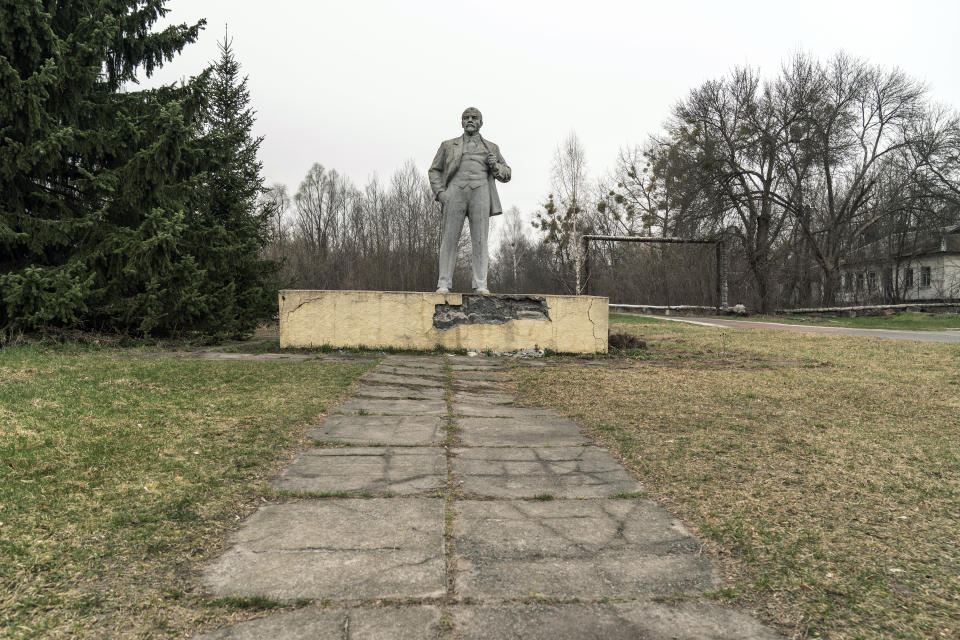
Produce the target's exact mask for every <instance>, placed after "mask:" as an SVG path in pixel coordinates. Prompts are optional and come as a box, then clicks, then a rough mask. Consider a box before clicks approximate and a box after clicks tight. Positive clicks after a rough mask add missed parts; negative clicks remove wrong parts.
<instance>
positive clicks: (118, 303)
mask: <svg viewBox="0 0 960 640" xmlns="http://www.w3.org/2000/svg"><path fill="white" fill-rule="evenodd" d="M163 5H164V0H127V1H123V0H57V1H54V0H45V1H41V0H31V1H29V2H24V1H23V0H0V194H2V198H0V332H3V331H7V332H9V331H13V330H34V329H38V328H43V327H49V326H71V327H80V328H88V329H97V330H106V331H124V332H135V333H141V334H147V333H152V334H164V333H173V332H178V331H182V330H186V329H191V328H194V327H196V326H197V325H203V324H205V323H206V321H208V319H209V317H210V314H211V312H212V309H213V308H214V306H215V301H214V300H211V299H210V297H209V295H208V291H209V287H207V286H205V282H206V274H205V271H204V266H203V264H202V261H201V260H199V259H198V257H197V256H196V255H195V251H194V249H195V247H196V245H197V244H198V243H197V241H196V239H195V237H193V236H192V231H193V229H194V228H195V226H196V218H197V212H196V207H195V203H196V194H197V193H198V191H199V190H200V189H201V188H202V186H203V175H204V174H203V169H204V168H205V163H206V160H207V158H208V153H207V151H208V150H207V149H206V148H205V145H204V144H203V140H202V139H200V137H199V136H198V130H199V127H200V114H201V105H202V95H201V93H200V91H199V89H200V87H201V86H202V85H203V82H202V81H191V82H190V83H186V84H185V85H183V86H180V87H163V88H160V89H156V90H145V91H132V90H128V89H129V88H132V87H133V85H135V83H136V72H137V70H138V69H142V70H143V71H144V72H145V73H146V74H147V75H148V76H149V75H150V74H151V73H152V72H153V71H154V69H156V68H157V67H159V66H160V65H161V64H162V63H163V62H164V61H169V60H171V59H172V58H173V56H175V55H176V54H177V53H179V52H180V51H181V50H182V49H183V47H184V46H186V45H187V44H189V43H191V42H193V41H195V40H196V38H197V35H198V32H199V29H200V28H201V26H202V23H199V24H196V25H192V26H188V25H176V26H171V27H167V28H166V29H164V30H162V31H159V32H155V33H154V32H151V27H152V26H153V24H154V23H155V22H156V21H157V20H158V19H159V18H161V17H162V16H163V15H165V13H166V9H165V8H164V6H163Z"/></svg>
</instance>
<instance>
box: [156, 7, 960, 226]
mask: <svg viewBox="0 0 960 640" xmlns="http://www.w3.org/2000/svg"><path fill="white" fill-rule="evenodd" d="M167 7H168V8H169V9H170V10H171V12H170V14H169V16H168V19H167V21H168V22H176V23H180V22H191V23H192V22H194V21H196V20H198V19H200V18H205V19H206V20H207V27H206V29H205V30H204V32H203V33H202V35H201V36H200V40H199V41H198V42H197V43H196V44H194V45H191V46H190V47H188V48H187V49H186V50H185V51H184V53H183V54H182V55H181V56H179V57H178V58H176V59H175V60H174V61H173V62H172V63H168V64H167V65H166V66H165V67H164V68H163V69H162V70H160V71H159V72H158V73H157V74H156V75H155V77H154V80H153V81H151V82H150V84H153V83H154V82H157V81H160V82H174V81H176V80H179V79H180V78H182V77H189V76H191V75H195V74H196V73H198V72H199V71H200V70H201V69H202V68H203V67H204V66H205V65H206V64H207V63H209V62H212V61H214V60H215V59H216V58H217V55H218V54H217V40H219V39H222V38H223V32H224V25H225V24H229V29H230V36H231V37H232V38H233V47H234V51H235V54H236V57H237V59H238V60H239V62H240V63H241V64H242V65H243V72H244V73H245V74H247V75H248V76H249V88H250V94H251V100H252V106H253V108H254V109H255V110H256V112H257V116H256V117H257V124H256V133H257V134H258V135H262V136H264V138H265V139H264V142H263V146H262V147H261V154H260V155H261V160H262V161H263V167H264V174H265V177H266V180H267V183H268V184H272V183H276V182H280V183H284V184H286V185H287V186H288V187H289V189H290V192H291V195H292V194H293V192H295V191H296V189H297V186H298V185H299V183H300V181H301V180H302V179H303V177H304V175H305V174H306V172H307V170H308V169H309V168H310V166H311V165H312V164H313V163H314V162H319V163H321V164H322V165H324V166H325V167H328V168H334V169H336V170H337V171H339V172H341V173H345V174H347V175H348V176H350V178H351V179H352V180H353V181H354V182H355V183H357V185H358V186H362V185H363V184H364V183H366V182H367V180H368V179H369V178H370V177H371V176H372V175H374V174H377V175H378V176H379V177H380V178H381V179H382V180H384V181H386V180H389V178H390V175H391V174H392V173H393V171H394V170H395V169H396V168H397V167H399V166H400V165H401V164H403V163H404V162H405V161H406V160H408V159H412V160H413V161H414V162H415V163H416V164H417V166H418V167H420V169H421V170H422V171H423V172H426V170H427V168H428V167H429V165H430V162H431V160H432V159H433V155H434V153H435V152H436V150H437V147H438V146H439V144H440V142H441V141H442V140H444V139H447V138H451V137H454V136H456V135H459V134H460V133H461V129H460V113H461V112H462V111H463V109H464V108H465V107H467V106H476V107H478V108H479V109H480V110H481V111H482V112H483V117H484V126H483V134H484V136H485V137H487V138H488V139H490V140H492V141H494V142H496V143H497V144H498V145H500V149H501V151H502V152H503V155H504V157H505V159H506V160H507V163H508V164H510V165H511V167H512V169H513V180H512V182H510V183H509V184H507V185H502V186H501V189H500V195H501V199H502V200H503V204H504V207H509V206H511V205H516V206H518V207H520V209H521V211H522V212H523V213H524V214H525V216H526V217H527V218H529V217H530V216H531V214H532V212H533V211H535V210H536V209H537V207H538V205H539V203H541V202H543V201H544V200H545V198H546V195H547V194H548V193H549V192H550V167H551V162H552V156H553V153H554V151H555V149H556V148H557V145H558V144H559V143H560V141H561V140H562V139H563V138H564V137H566V136H567V135H568V134H569V133H570V132H571V131H576V133H577V134H578V135H579V136H580V139H581V142H582V143H583V145H584V147H585V149H586V153H587V161H588V168H589V170H590V173H591V175H592V176H594V177H596V176H598V175H602V174H604V173H606V172H607V171H608V170H609V169H610V168H611V167H612V166H613V164H614V161H615V159H616V156H617V152H618V149H620V148H621V147H624V146H629V145H633V144H637V143H641V142H643V140H644V139H645V138H646V137H647V136H648V135H649V134H651V133H655V132H657V131H658V130H659V128H660V125H661V123H662V122H663V121H664V120H665V119H666V117H667V116H668V114H669V111H670V108H671V106H672V105H673V104H674V103H676V102H677V101H678V100H680V99H681V98H683V97H684V96H685V95H686V94H687V92H688V91H689V90H690V89H691V88H693V87H695V86H697V85H699V84H701V83H702V82H704V81H706V80H709V79H712V78H716V77H719V76H722V75H723V74H725V73H727V72H728V71H729V70H730V69H731V68H733V67H735V66H738V65H751V66H754V67H759V68H760V69H761V71H762V72H763V73H764V74H765V75H769V76H772V75H775V74H776V73H777V71H778V70H779V68H780V66H781V64H782V63H783V62H784V61H785V60H786V59H787V58H788V57H789V56H790V55H791V54H793V53H794V52H796V51H800V50H802V51H805V52H807V53H810V54H812V55H814V56H816V57H818V58H820V59H826V58H829V57H830V56H832V55H833V54H835V53H836V52H838V51H841V50H842V51H844V52H846V53H848V54H850V55H853V56H857V57H862V58H865V59H867V60H869V61H871V62H874V63H879V64H882V65H885V66H898V67H900V68H902V69H903V70H904V71H906V72H907V73H908V74H910V75H912V76H914V77H916V78H918V79H920V80H922V81H924V82H925V83H926V84H927V86H928V87H929V89H930V95H931V97H932V98H933V99H934V100H936V101H937V102H940V103H944V104H947V105H950V106H951V107H953V108H957V107H960V68H958V65H960V0H912V1H911V2H905V1H904V0H898V1H890V0H868V1H862V0H828V1H821V0H805V1H803V2H800V1H797V0H791V1H789V2H781V1H775V0H761V1H754V0H726V1H724V2H719V1H716V0H672V1H671V0H658V1H655V2H651V1H645V0H633V1H626V0H624V1H619V2H618V1H613V0H580V1H577V2H567V1H564V0H553V1H550V2H547V1H541V0H514V1H513V2H486V3H480V2H469V3H468V2H460V1H458V0H445V1H439V0H438V1H435V0H405V1H400V0H392V1H391V0H342V1H335V2H331V1H320V2H317V1H315V0H313V1H308V0H274V1H273V2H263V1H262V0H258V1H256V2H254V1H252V0H169V1H168V2H167Z"/></svg>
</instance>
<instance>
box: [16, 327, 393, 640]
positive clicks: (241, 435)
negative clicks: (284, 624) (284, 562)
mask: <svg viewBox="0 0 960 640" xmlns="http://www.w3.org/2000/svg"><path fill="white" fill-rule="evenodd" d="M130 356H131V352H129V351H121V350H103V351H101V350H97V349H93V348H90V347H89V346H77V347H70V346H61V347H57V348H48V347H42V346H24V347H15V348H6V349H2V350H0V558H2V560H0V587H2V588H0V636H2V637H10V638H40V637H44V638H45V637H77V638H107V637H109V638H166V637H186V636H189V635H190V634H191V633H192V632H193V631H194V630H195V629H197V628H200V627H202V626H205V625H207V624H208V623H210V624H212V623H214V622H216V621H218V620H220V621H222V620H224V619H226V618H227V617H229V616H230V615H231V611H233V610H235V609H236V608H237V604H236V602H234V603H221V604H218V603H217V602H215V601H214V602H209V601H207V600H205V599H204V598H203V597H202V596H201V594H200V593H199V587H198V584H197V581H196V575H195V572H196V571H197V569H198V567H199V566H200V564H201V563H202V562H204V561H206V560H209V559H210V558H211V557H212V556H213V555H216V554H217V553H219V550H220V546H221V545H222V543H223V538H224V536H225V534H226V533H227V532H228V531H230V530H231V529H233V528H235V527H236V526H238V524H239V522H240V521H241V520H242V519H243V518H244V517H245V516H247V515H249V514H250V513H252V511H253V510H254V509H255V508H256V507H257V505H259V504H262V503H263V501H264V500H265V499H266V497H267V496H269V489H268V487H267V485H266V482H265V478H266V476H267V475H269V474H271V473H273V472H274V471H275V470H276V467H277V465H278V464H279V462H280V461H281V460H283V459H286V458H289V456H290V455H291V452H292V450H293V448H295V447H296V445H297V443H298V442H299V441H300V440H301V439H302V438H303V437H304V434H305V433H306V431H307V430H308V428H309V423H310V422H311V421H312V420H314V419H315V418H316V416H317V415H318V414H319V413H321V412H322V411H324V410H325V408H326V407H328V406H330V405H331V404H334V403H336V402H338V401H339V399H340V398H341V397H342V396H343V394H344V393H345V391H346V390H347V388H348V387H349V386H350V385H351V384H352V383H353V382H354V381H355V380H356V379H357V378H358V377H359V376H360V375H361V374H363V373H364V372H365V371H366V370H367V369H369V367H370V366H372V365H373V364H374V363H373V361H369V362H323V361H319V360H310V361H303V362H251V361H227V362H224V361H210V360H182V359H180V360H173V359H164V358H155V357H151V358H137V357H130ZM262 605H263V603H259V604H257V603H254V604H253V605H251V606H254V607H259V606H262Z"/></svg>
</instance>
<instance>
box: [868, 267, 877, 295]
mask: <svg viewBox="0 0 960 640" xmlns="http://www.w3.org/2000/svg"><path fill="white" fill-rule="evenodd" d="M876 290H877V274H876V273H875V272H873V271H871V272H870V273H868V274H867V291H868V292H869V293H874V292H875V291H876Z"/></svg>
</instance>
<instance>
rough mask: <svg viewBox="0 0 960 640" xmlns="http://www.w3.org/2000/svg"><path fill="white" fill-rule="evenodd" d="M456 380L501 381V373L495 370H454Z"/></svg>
mask: <svg viewBox="0 0 960 640" xmlns="http://www.w3.org/2000/svg"><path fill="white" fill-rule="evenodd" d="M453 379H454V380H484V381H487V382H497V381H499V380H500V379H501V378H500V375H499V374H498V373H497V372H494V371H454V373H453Z"/></svg>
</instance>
